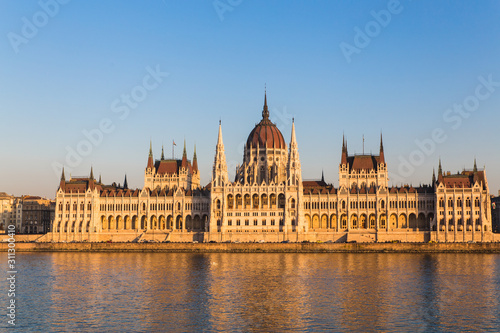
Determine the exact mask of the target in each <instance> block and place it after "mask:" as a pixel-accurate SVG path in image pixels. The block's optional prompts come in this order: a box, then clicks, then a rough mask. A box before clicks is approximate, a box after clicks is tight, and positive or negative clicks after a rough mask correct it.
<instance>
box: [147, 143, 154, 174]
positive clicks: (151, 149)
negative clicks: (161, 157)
mask: <svg viewBox="0 0 500 333" xmlns="http://www.w3.org/2000/svg"><path fill="white" fill-rule="evenodd" d="M147 168H148V169H153V168H154V161H153V143H152V142H151V141H149V156H148V166H147Z"/></svg>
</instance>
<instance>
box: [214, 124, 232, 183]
mask: <svg viewBox="0 0 500 333" xmlns="http://www.w3.org/2000/svg"><path fill="white" fill-rule="evenodd" d="M212 181H213V185H212V186H218V187H220V186H224V184H226V183H227V182H228V175H227V164H226V154H225V153H224V143H223V142H222V126H221V121H220V120H219V136H218V138H217V146H216V147H215V158H214V167H213V170H212ZM212 188H213V187H212Z"/></svg>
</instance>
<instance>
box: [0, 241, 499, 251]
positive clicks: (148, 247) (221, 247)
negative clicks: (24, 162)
mask: <svg viewBox="0 0 500 333" xmlns="http://www.w3.org/2000/svg"><path fill="white" fill-rule="evenodd" d="M7 249H8V244H7V243H0V251H2V252H6V251H7ZM15 249H16V252H193V253H223V252H226V253H342V252H349V253H500V243H87V242H83V243H36V242H31V243H22V242H16V246H15Z"/></svg>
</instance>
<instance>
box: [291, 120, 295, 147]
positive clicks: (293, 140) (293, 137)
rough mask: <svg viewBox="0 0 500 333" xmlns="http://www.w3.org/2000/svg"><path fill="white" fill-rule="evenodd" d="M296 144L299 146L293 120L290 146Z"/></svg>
mask: <svg viewBox="0 0 500 333" xmlns="http://www.w3.org/2000/svg"><path fill="white" fill-rule="evenodd" d="M292 143H294V144H297V139H296V138H295V119H294V118H292V136H291V138H290V145H291V144H292Z"/></svg>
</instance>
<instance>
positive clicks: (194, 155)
mask: <svg viewBox="0 0 500 333" xmlns="http://www.w3.org/2000/svg"><path fill="white" fill-rule="evenodd" d="M197 171H198V158H197V157H196V144H195V145H194V154H193V172H197Z"/></svg>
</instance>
